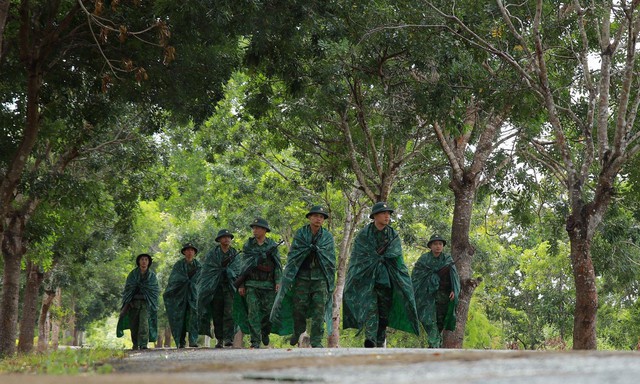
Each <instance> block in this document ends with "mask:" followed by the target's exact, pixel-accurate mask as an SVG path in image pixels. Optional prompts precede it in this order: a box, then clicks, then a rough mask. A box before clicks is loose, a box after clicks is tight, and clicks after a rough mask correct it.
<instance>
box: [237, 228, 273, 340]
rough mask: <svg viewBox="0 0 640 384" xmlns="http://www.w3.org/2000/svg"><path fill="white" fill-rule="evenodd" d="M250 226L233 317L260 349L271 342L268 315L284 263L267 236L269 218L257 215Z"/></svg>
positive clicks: (243, 250)
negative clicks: (262, 345) (249, 236)
mask: <svg viewBox="0 0 640 384" xmlns="http://www.w3.org/2000/svg"><path fill="white" fill-rule="evenodd" d="M250 227H251V229H252V231H253V236H254V237H252V238H250V239H249V240H247V242H246V243H245V244H244V247H243V248H242V252H243V253H244V255H243V258H242V265H241V267H240V273H239V274H238V279H236V282H235V283H234V285H235V286H236V287H237V288H238V295H236V297H235V298H234V302H233V318H234V320H235V322H236V324H237V325H238V326H239V327H240V329H241V330H242V332H244V333H249V334H250V335H251V348H260V342H261V341H262V343H263V344H264V345H269V334H270V333H271V331H272V327H271V321H269V314H270V313H271V307H273V301H274V299H275V297H276V293H277V292H278V290H279V289H280V278H281V277H282V264H281V262H280V255H279V254H278V248H277V246H278V244H276V242H275V241H273V240H272V239H269V238H267V237H266V235H267V232H271V229H270V228H269V224H268V223H267V221H266V220H265V219H262V218H257V219H255V220H254V221H253V222H252V223H251V225H250ZM276 333H278V332H277V331H276Z"/></svg>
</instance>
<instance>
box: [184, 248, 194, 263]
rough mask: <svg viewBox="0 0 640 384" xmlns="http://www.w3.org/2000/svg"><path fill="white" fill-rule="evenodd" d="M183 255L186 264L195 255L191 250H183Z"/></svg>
mask: <svg viewBox="0 0 640 384" xmlns="http://www.w3.org/2000/svg"><path fill="white" fill-rule="evenodd" d="M183 255H184V258H185V260H187V263H190V262H192V261H193V257H194V256H195V255H196V250H195V249H193V248H187V249H185V250H184V252H183Z"/></svg>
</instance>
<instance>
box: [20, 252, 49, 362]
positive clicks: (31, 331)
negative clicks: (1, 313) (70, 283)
mask: <svg viewBox="0 0 640 384" xmlns="http://www.w3.org/2000/svg"><path fill="white" fill-rule="evenodd" d="M25 272H26V275H27V279H26V281H27V283H26V286H25V288H24V297H23V299H22V319H21V320H20V337H19V339H18V352H20V353H30V352H31V351H32V350H33V338H34V335H35V328H36V317H37V313H38V308H37V306H38V304H37V303H38V291H39V290H40V285H42V281H43V280H44V272H42V271H41V270H40V267H39V266H38V265H36V264H35V263H34V262H32V261H29V262H27V269H26V271H25Z"/></svg>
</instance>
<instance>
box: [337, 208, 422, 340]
mask: <svg viewBox="0 0 640 384" xmlns="http://www.w3.org/2000/svg"><path fill="white" fill-rule="evenodd" d="M385 211H388V212H393V210H391V209H389V208H388V206H387V204H386V203H384V202H379V203H376V204H375V205H374V206H373V208H372V213H371V215H370V216H369V217H370V218H371V219H374V215H376V214H378V213H381V212H385ZM343 327H344V328H345V329H348V328H355V329H359V330H362V329H364V333H365V343H364V346H365V347H368V348H370V347H376V346H377V347H381V346H384V344H385V340H386V329H387V327H392V328H395V329H399V330H403V331H405V332H410V333H413V334H416V335H417V334H418V333H419V330H420V326H419V322H418V317H417V314H416V307H415V299H414V292H413V288H412V286H411V280H410V277H409V271H408V269H407V266H406V265H405V263H404V260H403V258H402V245H401V242H400V239H399V238H398V234H397V233H396V231H395V230H394V229H393V228H391V227H390V226H389V225H385V226H384V227H383V228H382V229H381V230H379V229H378V228H377V227H376V225H375V220H374V222H372V223H370V224H368V225H367V226H366V227H364V228H363V229H362V230H361V231H360V232H358V234H357V235H356V238H355V241H354V245H353V249H352V251H351V258H350V260H349V268H348V270H347V276H346V281H345V287H344V295H343Z"/></svg>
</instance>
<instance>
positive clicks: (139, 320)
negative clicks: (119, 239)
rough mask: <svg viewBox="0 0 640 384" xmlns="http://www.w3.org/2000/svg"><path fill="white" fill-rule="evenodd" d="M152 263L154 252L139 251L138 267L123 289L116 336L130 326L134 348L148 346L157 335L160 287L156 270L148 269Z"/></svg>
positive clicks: (128, 277)
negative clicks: (151, 253)
mask: <svg viewBox="0 0 640 384" xmlns="http://www.w3.org/2000/svg"><path fill="white" fill-rule="evenodd" d="M151 263H153V259H152V258H151V255H149V254H146V253H141V254H139V255H138V257H136V265H137V267H136V268H135V269H134V270H133V271H131V272H130V273H129V275H128V276H127V281H126V283H125V285H124V290H123V291H122V307H121V309H120V317H119V318H118V325H117V328H116V336H117V337H122V336H123V335H124V330H125V329H131V342H132V343H133V349H147V344H149V342H150V341H151V342H154V341H156V340H157V339H158V297H159V296H160V287H159V286H158V279H157V278H156V274H155V273H154V272H153V271H152V270H150V269H149V267H151Z"/></svg>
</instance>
